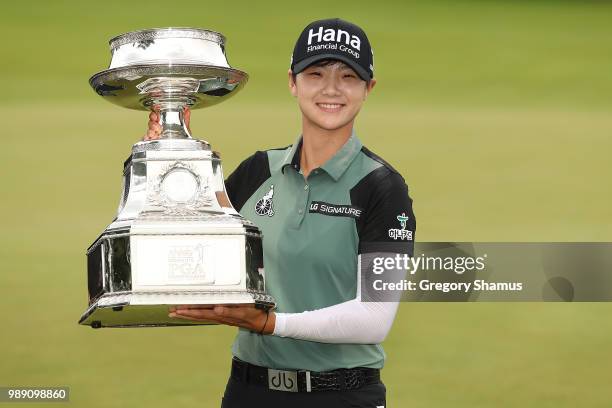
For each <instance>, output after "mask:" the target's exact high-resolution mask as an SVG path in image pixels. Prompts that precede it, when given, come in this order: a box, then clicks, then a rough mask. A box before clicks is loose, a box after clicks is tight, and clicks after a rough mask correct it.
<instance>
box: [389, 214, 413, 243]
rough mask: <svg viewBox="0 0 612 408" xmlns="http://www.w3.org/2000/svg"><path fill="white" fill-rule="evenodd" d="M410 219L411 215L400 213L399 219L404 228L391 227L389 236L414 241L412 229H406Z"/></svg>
mask: <svg viewBox="0 0 612 408" xmlns="http://www.w3.org/2000/svg"><path fill="white" fill-rule="evenodd" d="M409 219H410V217H408V216H407V215H406V213H401V214H400V215H398V216H397V220H398V221H399V223H400V227H402V229H399V228H389V238H393V239H395V240H397V239H400V240H404V239H405V240H406V241H412V231H410V230H407V229H406V223H407V222H408V220H409Z"/></svg>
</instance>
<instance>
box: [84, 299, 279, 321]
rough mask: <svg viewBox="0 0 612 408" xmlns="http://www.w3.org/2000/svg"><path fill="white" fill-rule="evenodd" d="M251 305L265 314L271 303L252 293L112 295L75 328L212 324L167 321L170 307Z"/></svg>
mask: <svg viewBox="0 0 612 408" xmlns="http://www.w3.org/2000/svg"><path fill="white" fill-rule="evenodd" d="M249 304H251V305H255V307H256V308H259V309H263V310H269V309H272V308H273V307H274V299H273V298H272V297H271V296H269V295H266V294H262V293H257V292H254V291H224V292H219V291H191V292H176V291H174V292H170V291H159V292H149V291H147V292H114V293H107V294H105V295H103V296H101V297H100V298H98V299H97V300H96V301H95V302H94V303H92V304H91V306H90V307H89V308H88V309H87V311H85V313H83V316H81V319H80V320H79V324H82V325H86V326H91V327H92V328H94V329H99V328H102V327H164V326H201V325H210V324H216V323H215V322H204V321H195V320H185V319H179V318H171V317H168V313H170V307H171V306H174V305H193V306H202V308H206V307H210V308H212V307H214V306H215V305H230V306H231V305H234V306H235V305H249Z"/></svg>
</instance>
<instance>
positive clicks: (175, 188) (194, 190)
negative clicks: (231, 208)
mask: <svg viewBox="0 0 612 408" xmlns="http://www.w3.org/2000/svg"><path fill="white" fill-rule="evenodd" d="M210 194H211V193H210V187H209V181H208V179H207V178H204V179H202V177H201V176H200V175H198V173H197V171H196V169H195V168H194V166H192V165H190V164H187V163H183V162H181V161H176V162H174V163H171V164H168V165H167V166H166V167H165V168H164V169H163V170H162V171H161V173H160V175H159V176H158V177H157V180H156V182H154V183H153V188H152V189H151V192H150V193H149V195H148V197H147V200H148V201H149V203H150V204H151V205H153V206H156V207H161V208H163V209H164V212H163V214H164V215H176V216H197V215H198V214H199V211H202V210H204V209H205V208H207V207H210V206H211V205H212V204H213V199H212V197H211V195H210Z"/></svg>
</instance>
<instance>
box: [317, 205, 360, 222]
mask: <svg viewBox="0 0 612 408" xmlns="http://www.w3.org/2000/svg"><path fill="white" fill-rule="evenodd" d="M309 212H311V213H318V214H323V215H331V216H335V217H351V218H359V217H361V214H362V213H363V209H361V208H359V207H355V206H353V205H342V204H330V203H325V202H323V201H312V202H311V203H310V210H309Z"/></svg>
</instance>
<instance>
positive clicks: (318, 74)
mask: <svg viewBox="0 0 612 408" xmlns="http://www.w3.org/2000/svg"><path fill="white" fill-rule="evenodd" d="M310 75H314V76H321V73H320V72H317V71H315V72H311V73H310Z"/></svg>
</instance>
